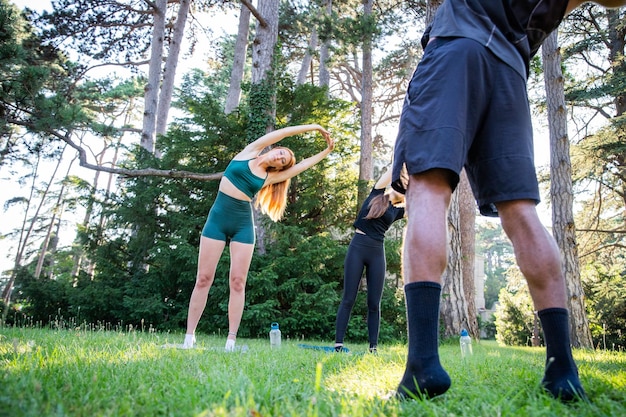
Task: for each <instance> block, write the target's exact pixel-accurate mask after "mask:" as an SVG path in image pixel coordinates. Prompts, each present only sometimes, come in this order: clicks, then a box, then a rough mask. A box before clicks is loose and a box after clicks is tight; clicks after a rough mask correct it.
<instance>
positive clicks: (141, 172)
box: [6, 119, 223, 181]
mask: <svg viewBox="0 0 626 417" xmlns="http://www.w3.org/2000/svg"><path fill="white" fill-rule="evenodd" d="M6 120H7V122H8V123H12V124H15V125H18V126H23V127H29V128H33V125H32V124H30V123H27V122H24V121H21V120H16V119H6ZM45 132H46V133H47V134H49V135H52V136H54V137H56V138H57V139H60V140H62V141H63V142H65V143H67V144H68V145H69V146H71V147H72V148H74V150H76V152H77V153H78V160H79V162H80V166H81V167H83V168H87V169H91V170H94V171H100V172H107V173H109V174H117V175H120V176H123V177H127V178H136V177H164V178H187V179H192V180H200V181H212V180H219V179H220V178H222V175H223V172H218V173H214V174H201V173H197V172H191V171H179V170H177V169H156V168H144V169H125V168H108V167H105V166H101V165H94V164H92V163H89V162H88V161H87V151H85V149H84V148H83V147H82V146H80V145H78V144H77V143H76V142H74V141H73V140H72V139H71V138H70V132H67V133H66V134H64V135H63V134H61V133H59V132H56V131H54V130H46V131H45Z"/></svg>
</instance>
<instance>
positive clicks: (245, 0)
mask: <svg viewBox="0 0 626 417" xmlns="http://www.w3.org/2000/svg"><path fill="white" fill-rule="evenodd" d="M241 2H242V3H243V5H244V6H246V7H247V8H248V9H249V10H250V13H252V15H253V16H254V17H256V20H258V21H259V25H261V27H264V28H266V27H267V22H266V21H265V19H264V18H263V16H261V13H259V11H258V10H257V9H256V8H255V7H254V6H253V5H252V3H250V2H249V1H248V0H241Z"/></svg>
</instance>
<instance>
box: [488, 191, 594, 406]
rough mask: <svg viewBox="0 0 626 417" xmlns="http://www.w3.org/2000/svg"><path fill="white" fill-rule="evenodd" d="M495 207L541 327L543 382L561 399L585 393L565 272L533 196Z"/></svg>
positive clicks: (582, 395) (578, 396)
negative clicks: (574, 354)
mask: <svg viewBox="0 0 626 417" xmlns="http://www.w3.org/2000/svg"><path fill="white" fill-rule="evenodd" d="M497 208H498V213H499V214H500V218H501V220H502V227H503V229H504V231H505V232H506V234H507V235H508V237H509V238H510V239H511V242H512V243H513V248H514V250H515V257H516V259H517V264H518V266H519V268H520V270H521V272H522V274H523V275H524V277H525V278H526V281H527V283H528V289H529V291H530V295H531V297H532V299H533V302H534V305H535V309H536V310H537V312H538V313H537V314H538V315H539V319H540V320H541V325H542V327H543V332H544V337H545V343H546V371H545V375H544V378H543V381H542V384H543V386H544V387H545V389H546V390H547V391H548V392H550V393H551V394H552V395H553V396H554V397H557V398H561V399H562V400H564V401H571V400H574V399H576V398H584V397H585V392H584V390H583V388H582V385H581V383H580V380H579V379H578V370H577V368H576V364H575V363H574V359H573V357H572V350H571V346H570V334H569V323H568V311H567V294H566V287H565V277H564V276H563V272H562V268H561V256H560V253H559V249H558V247H557V246H556V242H555V241H554V239H553V238H552V236H551V235H550V234H549V233H548V231H547V230H546V229H545V228H544V227H543V225H542V224H541V222H540V221H539V217H538V216H537V210H536V208H535V203H534V201H530V200H515V201H508V202H502V203H498V204H497Z"/></svg>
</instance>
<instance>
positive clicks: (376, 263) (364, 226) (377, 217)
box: [335, 169, 404, 353]
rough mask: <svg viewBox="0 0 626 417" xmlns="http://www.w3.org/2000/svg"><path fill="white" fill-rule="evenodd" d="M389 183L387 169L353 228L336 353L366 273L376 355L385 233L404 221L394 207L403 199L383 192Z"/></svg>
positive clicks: (369, 320) (370, 336) (369, 326)
mask: <svg viewBox="0 0 626 417" xmlns="http://www.w3.org/2000/svg"><path fill="white" fill-rule="evenodd" d="M390 183H391V169H388V170H387V171H386V172H385V173H384V174H383V175H382V176H381V177H380V179H379V180H378V181H377V182H376V184H375V185H374V188H373V189H372V191H371V192H370V195H369V196H368V197H367V198H366V199H365V201H364V202H363V205H362V206H361V210H360V211H359V215H358V216H357V219H356V221H355V222H354V224H353V226H354V228H355V233H354V237H353V238H352V240H351V241H350V246H348V252H347V253H346V259H345V261H344V277H343V297H342V299H341V304H340V305H339V310H338V311H337V321H336V324H335V350H336V351H337V352H341V351H342V350H343V338H344V336H345V335H346V329H347V328H348V321H350V314H351V313H352V307H353V306H354V302H355V300H356V296H357V292H358V290H359V284H360V282H361V277H362V276H363V270H364V269H365V279H366V280H367V331H368V339H369V342H370V347H369V350H370V352H372V353H376V349H377V346H378V332H379V329H380V300H381V299H382V296H383V288H384V284H385V271H386V270H387V260H386V259H385V245H384V240H385V232H387V230H389V228H390V227H391V225H392V224H393V222H395V221H396V220H399V219H401V218H403V217H404V208H403V207H396V205H397V204H400V203H403V202H404V195H402V194H400V193H398V192H397V191H395V190H393V189H389V191H388V192H385V188H386V187H387V186H388V185H389V184H390Z"/></svg>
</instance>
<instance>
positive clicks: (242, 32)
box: [224, 3, 250, 114]
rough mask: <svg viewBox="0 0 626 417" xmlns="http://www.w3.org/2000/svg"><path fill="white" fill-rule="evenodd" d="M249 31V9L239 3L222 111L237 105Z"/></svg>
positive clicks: (227, 111) (225, 111) (227, 110)
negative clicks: (231, 61) (237, 26)
mask: <svg viewBox="0 0 626 417" xmlns="http://www.w3.org/2000/svg"><path fill="white" fill-rule="evenodd" d="M249 32H250V9H248V7H246V5H245V4H243V3H242V4H241V10H240V11H239V28H238V30H237V40H236V41H235V51H234V54H233V68H232V70H231V71H230V83H229V85H228V95H227V96H226V104H225V105H224V113H226V114H230V113H232V111H233V110H235V109H236V108H237V106H239V99H240V98H241V81H242V80H243V70H244V67H245V63H246V51H247V50H248V33H249Z"/></svg>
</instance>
